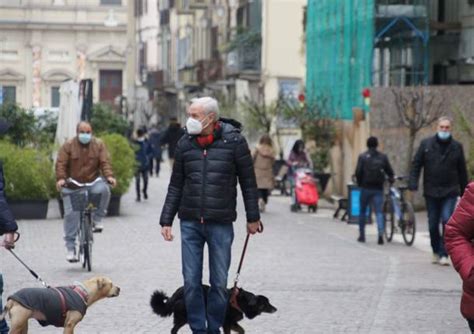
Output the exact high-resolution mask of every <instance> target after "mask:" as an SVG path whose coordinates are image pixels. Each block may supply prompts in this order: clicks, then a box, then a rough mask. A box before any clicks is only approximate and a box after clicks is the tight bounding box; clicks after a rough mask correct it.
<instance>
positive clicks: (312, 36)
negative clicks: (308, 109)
mask: <svg viewBox="0 0 474 334" xmlns="http://www.w3.org/2000/svg"><path fill="white" fill-rule="evenodd" d="M374 1H375V0H353V1H346V0H308V8H307V26H306V32H307V43H306V50H307V58H306V63H307V75H306V96H307V101H308V103H310V104H314V105H316V106H318V105H319V104H320V102H321V101H326V103H325V105H327V107H328V109H329V113H330V114H331V115H332V116H333V117H335V118H342V119H352V108H353V107H356V106H363V97H362V95H361V91H362V90H363V89H364V87H369V86H370V84H371V67H372V50H373V42H372V41H373V36H374V24H373V23H374V14H375V11H374V8H375V6H374Z"/></svg>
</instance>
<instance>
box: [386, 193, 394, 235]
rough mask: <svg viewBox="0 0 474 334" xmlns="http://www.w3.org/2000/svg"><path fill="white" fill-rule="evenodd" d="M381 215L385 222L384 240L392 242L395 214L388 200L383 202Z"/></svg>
mask: <svg viewBox="0 0 474 334" xmlns="http://www.w3.org/2000/svg"><path fill="white" fill-rule="evenodd" d="M383 215H384V220H385V224H384V225H385V229H384V232H385V239H387V241H388V242H390V241H392V239H393V233H394V232H395V213H394V211H393V205H392V202H391V200H390V199H387V200H385V203H384V204H383Z"/></svg>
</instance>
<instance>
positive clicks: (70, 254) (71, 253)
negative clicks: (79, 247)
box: [66, 250, 78, 262]
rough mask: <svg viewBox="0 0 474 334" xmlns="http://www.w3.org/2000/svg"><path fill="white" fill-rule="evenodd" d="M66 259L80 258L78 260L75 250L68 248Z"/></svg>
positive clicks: (75, 259)
mask: <svg viewBox="0 0 474 334" xmlns="http://www.w3.org/2000/svg"><path fill="white" fill-rule="evenodd" d="M66 260H67V261H68V262H77V261H78V260H77V256H76V252H75V251H73V250H68V251H67V254H66Z"/></svg>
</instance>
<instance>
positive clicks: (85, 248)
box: [65, 177, 102, 271]
mask: <svg viewBox="0 0 474 334" xmlns="http://www.w3.org/2000/svg"><path fill="white" fill-rule="evenodd" d="M101 180H102V178H100V177H98V178H97V179H95V180H94V181H92V182H90V183H80V182H78V181H76V180H74V179H72V178H68V179H67V180H66V185H68V186H70V185H74V186H75V187H77V188H78V189H77V190H76V191H74V192H72V193H70V194H68V195H65V196H70V197H71V204H72V209H73V211H76V212H79V213H80V221H79V232H78V236H77V239H78V251H77V252H76V254H78V258H77V261H76V262H79V261H80V262H82V268H86V267H87V271H91V270H92V245H93V243H94V236H93V220H92V215H93V213H94V211H95V210H97V208H98V206H99V204H100V199H101V195H100V194H90V193H89V191H88V190H89V188H90V187H92V186H93V185H94V184H96V183H97V182H99V181H101Z"/></svg>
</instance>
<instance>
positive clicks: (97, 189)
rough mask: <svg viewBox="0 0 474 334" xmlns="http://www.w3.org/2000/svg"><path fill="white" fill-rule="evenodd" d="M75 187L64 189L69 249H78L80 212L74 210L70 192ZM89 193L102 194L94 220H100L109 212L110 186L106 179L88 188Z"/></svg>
mask: <svg viewBox="0 0 474 334" xmlns="http://www.w3.org/2000/svg"><path fill="white" fill-rule="evenodd" d="M75 191H77V190H75V189H68V188H64V189H63V190H62V195H63V203H64V241H65V242H66V248H67V249H68V250H75V249H76V236H77V233H78V231H79V221H80V212H77V211H73V210H72V204H71V198H70V196H68V195H70V194H72V193H74V192H75ZM88 191H89V194H100V195H101V196H100V204H99V207H98V208H97V210H95V212H94V214H93V217H92V220H93V221H94V222H100V221H101V220H102V218H103V217H105V215H106V214H107V207H108V206H109V201H110V187H109V185H108V184H107V183H106V182H105V181H100V182H97V183H96V184H94V185H93V186H92V187H90V188H89V189H88Z"/></svg>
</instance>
